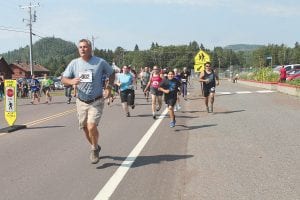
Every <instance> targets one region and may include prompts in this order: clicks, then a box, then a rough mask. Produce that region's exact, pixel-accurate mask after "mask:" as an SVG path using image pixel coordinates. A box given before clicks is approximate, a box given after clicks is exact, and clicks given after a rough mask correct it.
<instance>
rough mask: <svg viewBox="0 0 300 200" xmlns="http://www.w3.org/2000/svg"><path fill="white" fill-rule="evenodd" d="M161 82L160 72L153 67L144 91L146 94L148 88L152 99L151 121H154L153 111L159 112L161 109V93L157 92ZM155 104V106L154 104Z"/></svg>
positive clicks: (154, 114)
mask: <svg viewBox="0 0 300 200" xmlns="http://www.w3.org/2000/svg"><path fill="white" fill-rule="evenodd" d="M162 80H163V78H162V75H161V74H160V70H159V68H158V66H154V67H153V71H152V74H151V76H150V80H149V82H148V84H147V86H146V88H145V90H144V92H146V91H147V90H148V88H149V87H150V93H151V98H152V117H153V119H156V113H155V111H157V112H158V111H159V110H160V109H161V105H162V95H163V93H162V92H161V91H158V87H159V84H160V82H161V81H162ZM156 102H157V104H156Z"/></svg>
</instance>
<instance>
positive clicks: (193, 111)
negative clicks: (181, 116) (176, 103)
mask: <svg viewBox="0 0 300 200" xmlns="http://www.w3.org/2000/svg"><path fill="white" fill-rule="evenodd" d="M181 112H182V113H198V112H204V111H200V110H183V111H181Z"/></svg>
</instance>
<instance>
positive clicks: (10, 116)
mask: <svg viewBox="0 0 300 200" xmlns="http://www.w3.org/2000/svg"><path fill="white" fill-rule="evenodd" d="M4 88H5V106H4V107H5V110H4V111H5V119H6V121H7V123H8V125H9V126H13V125H14V123H15V121H16V119H17V109H16V108H17V95H16V94H17V92H16V89H17V81H16V80H5V82H4Z"/></svg>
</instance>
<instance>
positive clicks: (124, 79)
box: [117, 66, 135, 117]
mask: <svg viewBox="0 0 300 200" xmlns="http://www.w3.org/2000/svg"><path fill="white" fill-rule="evenodd" d="M129 70H130V69H129V67H127V66H123V73H121V74H119V75H118V82H117V85H118V86H119V87H120V91H121V93H120V96H121V102H122V107H123V110H124V111H125V113H126V116H127V117H130V112H129V108H128V106H131V108H132V109H134V108H135V105H134V81H135V80H134V76H133V75H132V74H131V73H130V72H129Z"/></svg>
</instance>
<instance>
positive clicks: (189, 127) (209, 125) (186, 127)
mask: <svg viewBox="0 0 300 200" xmlns="http://www.w3.org/2000/svg"><path fill="white" fill-rule="evenodd" d="M212 126H217V124H205V125H201V126H186V125H176V127H182V129H177V128H176V129H175V130H174V131H175V132H179V131H188V130H193V129H200V128H207V127H212Z"/></svg>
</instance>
